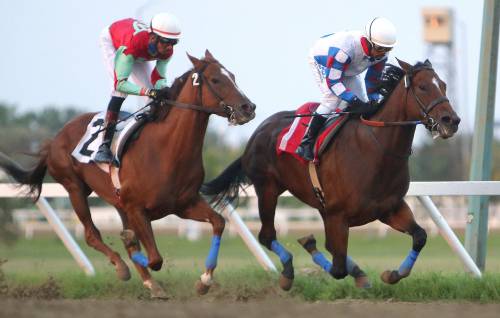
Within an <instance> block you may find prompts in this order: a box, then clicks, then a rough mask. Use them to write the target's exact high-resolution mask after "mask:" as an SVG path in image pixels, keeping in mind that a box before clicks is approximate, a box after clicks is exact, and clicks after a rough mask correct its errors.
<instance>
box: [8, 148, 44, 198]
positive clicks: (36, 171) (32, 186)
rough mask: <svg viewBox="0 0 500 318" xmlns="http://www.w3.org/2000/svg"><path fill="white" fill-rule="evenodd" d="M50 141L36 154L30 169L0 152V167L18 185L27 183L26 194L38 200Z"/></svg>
mask: <svg viewBox="0 0 500 318" xmlns="http://www.w3.org/2000/svg"><path fill="white" fill-rule="evenodd" d="M49 146H50V141H49V142H46V143H45V144H44V145H43V146H42V148H41V149H40V151H39V152H38V153H37V154H36V156H37V157H38V158H39V159H38V162H37V164H36V165H35V166H34V167H32V168H31V169H25V168H23V167H21V166H20V165H19V164H17V163H16V162H15V161H14V160H12V159H11V158H9V157H8V156H6V155H5V154H3V153H1V152H0V168H2V169H3V170H4V171H5V172H6V173H7V175H9V176H10V177H12V178H13V179H14V180H15V181H16V182H17V183H19V185H20V186H23V185H27V186H28V187H29V190H28V191H27V193H26V195H28V196H31V197H32V198H33V199H34V201H38V199H39V198H40V193H41V192H42V183H43V178H44V177H45V173H46V172H47V156H48V150H49Z"/></svg>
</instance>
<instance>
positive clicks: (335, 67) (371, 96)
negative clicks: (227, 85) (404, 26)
mask: <svg viewBox="0 0 500 318" xmlns="http://www.w3.org/2000/svg"><path fill="white" fill-rule="evenodd" d="M395 44H396V28H395V27H394V25H393V24H392V23H391V22H390V21H389V20H387V19H385V18H380V17H377V18H375V19H373V20H371V21H370V22H369V23H368V24H367V25H366V26H365V31H364V32H362V31H342V32H336V33H332V34H328V35H325V36H323V37H321V38H320V39H319V40H318V41H316V43H315V44H314V45H313V47H312V48H311V50H310V52H309V57H308V62H309V66H310V67H311V69H312V71H313V74H314V79H315V81H316V83H317V84H318V86H319V89H320V91H321V94H322V97H321V104H320V105H319V107H318V108H317V110H316V114H315V115H318V116H313V118H312V120H311V123H310V124H309V129H308V131H307V133H306V135H305V136H304V139H303V140H302V143H301V145H300V147H299V148H298V149H297V153H298V154H299V155H301V156H302V157H304V159H306V160H308V161H310V160H313V149H312V146H313V144H314V140H315V139H316V135H317V133H318V132H319V130H320V128H321V126H322V125H323V123H324V122H325V120H326V118H327V117H328V115H329V114H330V113H332V112H337V111H343V110H346V108H347V107H348V106H350V108H349V109H350V110H353V111H356V112H369V111H370V110H371V109H373V107H372V106H371V104H370V102H372V101H378V99H379V98H380V95H379V93H378V92H377V84H378V81H379V78H380V75H381V74H382V71H383V69H384V66H385V62H386V61H387V57H388V53H389V51H390V50H391V49H392V48H393V47H394V45H395ZM365 70H366V76H365V78H364V81H363V80H362V79H361V76H360V74H361V73H363V72H364V71H365ZM320 115H322V116H320Z"/></svg>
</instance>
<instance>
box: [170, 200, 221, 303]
mask: <svg viewBox="0 0 500 318" xmlns="http://www.w3.org/2000/svg"><path fill="white" fill-rule="evenodd" d="M179 216H180V217H182V218H184V219H191V220H195V221H200V222H207V221H208V222H210V224H212V231H213V236H212V244H211V245H210V251H209V252H208V256H207V258H206V261H205V272H204V273H203V274H202V275H201V277H200V280H199V281H198V282H197V284H196V289H197V292H198V293H199V294H200V295H203V294H206V293H207V292H208V290H209V289H210V286H211V285H212V283H213V275H214V270H215V268H216V267H217V259H218V257H219V247H220V241H221V237H222V233H223V232H224V227H225V224H226V221H225V220H224V218H223V217H222V216H221V215H220V214H218V213H216V212H215V211H214V210H213V209H212V208H211V207H210V205H209V204H208V203H207V202H206V201H205V200H204V199H202V198H201V197H200V198H199V199H198V200H197V201H196V203H195V204H194V205H192V206H191V207H189V208H188V209H186V210H185V211H184V212H182V213H181V214H179Z"/></svg>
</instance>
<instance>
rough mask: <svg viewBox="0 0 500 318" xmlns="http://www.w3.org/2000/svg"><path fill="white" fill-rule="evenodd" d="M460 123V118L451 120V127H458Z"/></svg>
mask: <svg viewBox="0 0 500 318" xmlns="http://www.w3.org/2000/svg"><path fill="white" fill-rule="evenodd" d="M460 121H461V119H460V117H455V118H453V125H457V126H458V124H460Z"/></svg>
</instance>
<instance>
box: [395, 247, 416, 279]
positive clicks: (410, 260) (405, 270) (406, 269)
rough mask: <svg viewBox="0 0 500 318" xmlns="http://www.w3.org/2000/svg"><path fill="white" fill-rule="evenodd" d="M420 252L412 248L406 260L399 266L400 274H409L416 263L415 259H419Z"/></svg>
mask: <svg viewBox="0 0 500 318" xmlns="http://www.w3.org/2000/svg"><path fill="white" fill-rule="evenodd" d="M418 254H419V252H415V251H414V250H411V251H410V253H409V254H408V256H406V258H405V260H404V261H403V263H401V266H399V270H398V272H399V275H401V276H405V275H408V274H409V273H410V271H411V269H412V268H413V265H414V264H415V261H416V260H417V257H418Z"/></svg>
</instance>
